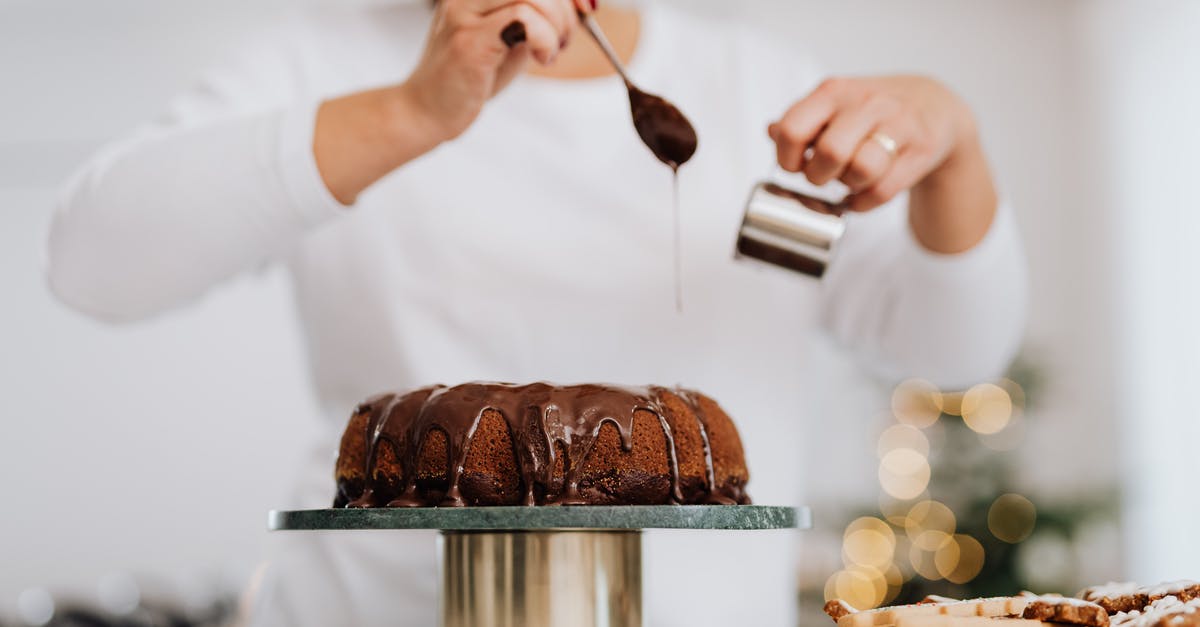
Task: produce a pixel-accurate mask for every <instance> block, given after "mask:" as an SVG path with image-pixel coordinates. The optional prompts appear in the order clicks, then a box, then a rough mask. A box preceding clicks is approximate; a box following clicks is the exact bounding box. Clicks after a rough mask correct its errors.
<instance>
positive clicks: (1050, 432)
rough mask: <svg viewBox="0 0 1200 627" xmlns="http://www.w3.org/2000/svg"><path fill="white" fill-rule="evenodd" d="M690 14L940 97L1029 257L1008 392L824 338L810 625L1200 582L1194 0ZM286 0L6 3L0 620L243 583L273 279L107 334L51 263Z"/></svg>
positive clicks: (807, 548)
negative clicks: (105, 175)
mask: <svg viewBox="0 0 1200 627" xmlns="http://www.w3.org/2000/svg"><path fill="white" fill-rule="evenodd" d="M659 1H666V0H659ZM335 3H336V4H345V0H340V1H339V0H329V2H328V4H335ZM677 3H678V4H680V5H684V6H687V7H688V8H689V9H691V10H695V11H703V12H708V13H714V14H719V15H731V16H736V17H738V18H739V19H746V20H751V21H754V22H757V23H759V24H760V25H761V27H762V28H764V29H774V30H777V31H779V32H781V33H783V34H785V35H786V36H789V37H792V38H798V39H801V40H802V41H804V42H807V44H808V45H809V46H810V48H811V49H812V50H813V52H814V54H815V55H816V56H817V57H818V58H819V59H820V60H821V61H822V62H823V63H824V65H825V67H826V68H827V69H828V70H829V71H830V72H831V73H852V74H862V73H891V72H918V73H927V74H931V75H934V76H937V77H939V78H941V79H943V80H944V81H946V82H948V83H949V84H950V85H951V86H953V87H954V88H956V89H957V90H958V91H959V92H960V93H961V94H963V95H964V96H965V97H966V98H967V99H968V100H969V101H970V103H971V104H972V105H973V106H974V108H975V110H976V112H977V114H978V118H979V119H980V121H981V126H982V132H983V137H984V141H985V142H986V144H987V148H988V150H989V153H990V155H991V156H992V159H993V163H994V166H995V169H996V172H997V175H998V178H999V180H1000V182H1001V187H1002V189H1003V193H1004V195H1005V197H1006V198H1007V199H1008V201H1010V202H1011V204H1012V205H1013V206H1014V207H1015V209H1016V212H1017V215H1018V219H1019V222H1020V228H1021V231H1022V233H1023V235H1024V238H1025V243H1026V247H1027V252H1028V257H1029V262H1030V267H1031V272H1032V287H1033V301H1032V302H1033V308H1032V311H1031V317H1030V324H1029V328H1028V334H1027V339H1026V342H1025V347H1024V349H1023V351H1022V354H1021V357H1020V359H1019V361H1018V363H1017V365H1016V366H1015V367H1014V369H1013V371H1012V372H1011V373H1010V375H1009V377H1008V378H1007V379H1005V380H1002V381H995V382H980V385H978V386H976V387H974V388H971V389H970V390H936V389H934V388H932V386H930V385H928V384H925V383H923V382H919V381H909V382H905V383H903V384H901V385H899V386H896V385H894V384H893V383H889V382H880V381H876V380H872V379H869V378H866V377H865V376H864V375H863V374H861V373H860V372H859V371H857V370H856V369H855V368H854V367H853V366H852V365H851V364H849V363H847V362H846V361H845V360H844V359H842V358H841V357H840V356H839V355H838V353H837V352H836V351H835V350H834V349H833V348H832V347H826V348H825V349H823V350H825V351H826V352H827V353H828V354H827V355H823V356H822V359H823V360H824V361H825V362H826V363H828V364H829V368H828V371H829V373H830V377H831V382H830V384H829V385H828V386H825V391H824V393H823V396H822V397H819V398H814V399H813V402H812V405H811V407H809V408H806V412H809V413H811V415H809V416H805V417H804V418H806V419H808V420H809V421H810V422H811V423H812V424H813V425H814V429H813V431H812V437H811V438H809V439H808V440H806V441H804V442H797V443H796V454H797V455H801V456H803V458H804V459H805V463H806V466H807V468H808V481H807V486H808V487H807V493H806V495H805V500H806V501H807V502H809V503H811V504H812V505H813V507H814V510H815V512H816V519H817V527H816V529H815V530H814V531H813V532H811V533H810V534H808V535H806V537H805V540H804V542H803V554H802V555H800V556H798V564H799V565H800V566H799V567H800V574H801V583H802V590H801V591H800V593H801V594H802V596H803V598H804V599H805V600H806V601H809V603H807V606H808V609H809V611H810V612H811V611H819V606H820V601H822V600H823V599H824V598H825V597H827V596H840V597H843V598H847V599H851V600H852V602H854V603H855V604H856V605H861V606H868V605H878V604H882V603H885V602H891V601H893V600H894V599H912V598H919V597H920V596H923V595H924V594H926V593H929V592H938V593H943V594H948V595H952V596H957V595H968V594H996V593H1013V592H1016V591H1017V590H1019V589H1022V588H1029V589H1034V590H1037V591H1061V592H1065V593H1073V592H1075V591H1076V590H1077V589H1078V588H1079V587H1081V586H1082V585H1083V584H1086V583H1099V582H1103V581H1107V580H1110V579H1136V580H1140V581H1143V582H1145V583H1152V582H1157V581H1161V580H1166V579H1171V578H1183V577H1191V578H1200V539H1197V538H1195V537H1193V536H1192V535H1190V534H1192V533H1194V529H1195V528H1196V523H1195V521H1196V520H1197V518H1200V499H1197V492H1196V488H1195V478H1196V477H1197V476H1198V475H1200V462H1197V458H1198V457H1200V455H1198V453H1200V451H1198V445H1200V420H1198V419H1197V417H1196V413H1197V408H1198V401H1200V332H1198V331H1197V329H1196V328H1195V325H1196V324H1197V322H1196V321H1197V320H1200V298H1198V297H1197V295H1196V280H1195V271H1196V270H1197V269H1200V247H1198V246H1196V244H1195V243H1194V242H1195V239H1196V238H1197V236H1200V218H1198V217H1197V210H1198V209H1200V206H1198V204H1200V203H1198V202H1197V200H1196V198H1197V193H1196V190H1197V185H1196V182H1195V181H1196V180H1197V178H1198V176H1200V175H1198V174H1197V169H1198V166H1200V118H1198V117H1197V114H1196V111H1197V109H1196V103H1197V102H1200V78H1198V77H1200V38H1198V37H1196V36H1195V33H1197V32H1200V3H1195V2H1189V1H1187V0H1177V1H1167V0H1160V1H1144V0H1139V1H1137V2H1134V1H1132V0H1130V1H1128V2H1115V1H1114V2H1100V1H1092V0H1061V1H1058V2H1044V1H1041V0H987V1H984V0H979V1H975V2H969V3H968V2H961V1H959V0H915V1H913V0H910V1H906V2H903V3H900V2H891V1H888V0H861V1H855V2H837V3H831V2H816V1H809V0H777V1H768V0H759V1H757V2H751V1H747V0H742V1H739V2H732V1H730V0H705V1H702V2H701V1H698V0H678V2H677ZM299 4H300V3H299V2H297V1H295V0H292V1H288V0H236V1H234V0H207V1H205V2H185V1H183V0H106V1H105V2H103V3H100V2H87V1H84V0H0V286H2V287H3V291H2V292H0V294H2V296H0V298H2V300H0V320H2V321H3V324H0V400H2V401H3V404H2V405H0V417H2V420H3V429H2V430H0V496H2V499H3V500H2V502H3V506H2V507H3V514H2V516H0V624H4V623H5V621H6V619H7V618H8V617H18V616H19V617H23V620H25V621H26V622H29V623H33V624H40V622H44V621H45V620H48V617H49V614H48V612H49V610H48V609H47V608H49V607H51V604H52V602H57V603H58V608H59V617H60V618H61V617H62V616H64V615H65V614H64V612H65V610H64V608H65V607H66V604H67V603H73V602H76V601H77V602H78V603H81V604H83V605H84V606H88V607H94V608H99V609H100V610H102V611H105V612H108V613H110V614H120V615H124V616H126V617H134V616H135V614H136V613H138V612H140V613H142V614H141V615H144V616H149V614H147V612H151V610H153V609H154V607H155V603H159V604H160V605H163V606H169V607H170V608H173V609H172V610H171V611H174V612H175V614H176V615H177V616H179V617H180V618H179V620H180V621H184V622H176V623H170V622H145V623H133V622H131V623H129V624H189V623H191V624H218V623H219V622H220V621H222V620H224V619H225V618H226V617H228V616H229V615H230V614H231V612H232V611H233V603H234V601H235V599H236V595H237V594H238V592H239V591H240V590H241V589H243V588H244V586H245V585H246V584H247V582H249V581H251V580H252V577H253V573H254V572H255V568H256V566H257V564H258V561H259V558H260V555H261V546H262V543H263V541H264V536H265V531H264V523H265V512H266V510H268V509H270V508H272V507H277V506H280V505H283V504H282V503H280V502H279V499H280V495H281V494H283V493H284V491H285V486H286V485H287V483H288V477H289V475H290V473H292V471H293V470H294V468H295V467H296V466H297V465H298V464H299V462H300V460H299V455H300V454H301V453H300V451H302V450H303V446H302V445H303V443H305V442H308V441H310V439H311V437H312V435H313V434H314V433H315V432H316V430H317V429H318V426H317V418H316V417H317V409H316V407H315V403H314V401H313V400H312V398H311V396H310V393H309V391H308V389H309V383H308V381H307V371H306V366H305V363H304V360H305V355H304V350H303V347H302V345H301V344H300V336H299V333H298V329H297V325H296V320H295V318H294V315H293V312H292V306H291V303H290V294H289V293H288V289H287V285H286V282H285V281H284V280H283V277H282V276H281V275H280V274H279V273H278V271H265V272H263V273H261V274H260V275H257V276H253V277H249V278H244V279H241V280H239V281H237V282H235V283H234V284H232V285H230V286H227V287H224V288H222V289H220V290H219V291H217V292H216V293H214V294H212V295H210V297H208V298H207V299H205V300H204V302H203V303H202V304H201V305H199V306H197V307H192V308H190V309H187V310H184V311H180V312H177V313H173V314H170V315H167V316H163V317H161V318H158V319H156V320H154V321H152V322H150V323H145V324H138V325H136V326H129V327H115V328H114V327H106V326H103V325H100V324H97V323H94V322H91V321H88V320H85V319H82V318H80V317H79V316H77V315H75V314H72V313H70V312H68V311H67V310H66V309H64V308H63V307H61V306H59V305H58V304H57V303H56V302H54V301H53V299H52V298H51V296H50V294H49V292H48V291H47V289H46V287H45V284H44V280H43V277H42V264H43V254H44V253H43V248H44V243H45V238H46V230H47V225H48V220H49V216H50V212H51V209H52V207H53V206H54V202H55V194H56V189H57V188H58V187H59V186H60V185H61V184H62V182H63V180H64V178H65V177H67V176H68V175H69V174H70V172H71V171H72V169H73V168H75V167H76V166H78V165H79V164H80V163H81V161H82V160H83V159H84V158H86V156H87V155H88V154H89V153H91V152H92V151H93V150H95V149H96V148H98V147H99V146H100V145H102V144H103V143H105V142H106V141H109V140H111V139H113V138H115V137H118V136H120V135H121V134H123V133H126V132H128V131H129V130H131V129H132V128H133V127H134V126H136V125H137V124H138V123H139V122H141V121H143V120H145V119H147V118H149V117H151V116H153V115H155V114H156V113H157V112H159V111H160V110H161V109H162V108H163V106H164V104H165V102H166V100H167V99H168V98H169V97H170V96H171V95H172V94H173V93H175V92H177V91H179V90H181V89H182V88H184V87H185V86H187V85H188V84H189V83H190V82H191V81H192V80H193V79H194V78H195V76H196V75H197V73H198V72H199V71H200V70H201V69H203V68H204V67H205V66H206V65H208V64H210V63H211V62H212V61H213V59H214V58H215V57H217V56H218V55H220V54H222V53H223V52H226V51H227V50H228V49H229V48H230V47H231V46H235V45H237V43H238V42H239V41H243V40H245V39H246V38H248V37H251V36H252V35H253V33H254V32H255V31H256V30H257V29H259V28H262V27H263V25H264V24H267V23H270V22H271V21H272V20H274V19H277V15H278V13H279V12H281V11H287V10H294V9H295V8H296V7H297V5H299ZM398 71H399V70H398ZM800 95H801V94H797V96H800ZM668 96H669V94H668ZM681 104H683V105H684V106H685V108H686V103H681ZM731 238H732V234H731ZM962 297H963V298H979V299H987V298H989V290H988V286H987V285H979V286H977V288H976V289H975V290H973V291H972V293H969V294H963V295H962ZM818 426H819V427H818ZM231 434H232V437H231ZM264 451H269V455H264ZM749 457H750V459H751V460H753V459H754V454H753V451H750V452H749ZM814 601H815V602H814ZM164 615H166V614H165V613H164ZM129 620H133V618H129ZM146 620H150V619H149V618H147V619H146ZM156 620H157V619H156ZM163 620H165V619H163ZM805 620H806V622H809V623H812V624H818V623H817V621H823V620H827V619H823V618H814V617H812V615H811V613H810V614H808V615H807V616H806V619H805ZM17 624H20V623H17ZM71 624H75V623H71ZM78 624H99V623H86V622H80V623H78Z"/></svg>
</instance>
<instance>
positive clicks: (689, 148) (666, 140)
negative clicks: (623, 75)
mask: <svg viewBox="0 0 1200 627" xmlns="http://www.w3.org/2000/svg"><path fill="white" fill-rule="evenodd" d="M625 87H626V88H627V89H628V90H629V108H630V110H631V111H632V113H633V127H634V128H635V129H637V133H638V136H639V137H641V138H642V142H643V143H645V144H646V146H647V147H648V148H650V152H652V153H654V156H655V157H657V158H658V160H659V161H662V162H663V163H665V164H667V166H669V167H670V168H671V176H672V182H673V185H674V187H673V190H674V191H673V194H674V195H673V204H672V214H671V216H672V220H673V221H674V252H675V311H677V312H679V313H683V259H682V253H681V252H680V238H679V166H681V165H683V164H685V163H687V162H688V160H690V159H691V158H692V155H695V154H696V147H697V146H698V145H699V141H700V140H699V138H698V137H697V135H696V129H695V128H693V127H692V123H691V122H689V121H688V119H687V117H686V116H684V115H683V113H682V112H681V111H680V110H679V109H678V108H677V107H676V106H675V105H673V104H671V103H670V102H667V101H666V100H665V99H663V98H661V97H659V96H655V95H654V94H648V93H646V92H644V91H642V90H640V89H638V88H637V87H634V86H633V84H631V83H628V82H627V83H625Z"/></svg>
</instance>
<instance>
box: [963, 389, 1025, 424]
mask: <svg viewBox="0 0 1200 627" xmlns="http://www.w3.org/2000/svg"><path fill="white" fill-rule="evenodd" d="M1012 414H1013V404H1012V398H1010V397H1009V395H1008V392H1007V391H1005V390H1004V388H1002V387H1000V386H998V385H995V384H992V383H981V384H979V385H976V386H974V387H972V388H971V389H970V390H967V393H966V394H964V395H963V399H962V417H963V422H965V423H966V424H967V426H968V427H970V429H971V430H972V431H974V432H975V433H980V434H984V435H991V434H994V433H999V432H1000V431H1002V430H1003V429H1004V427H1006V426H1008V421H1009V420H1011V419H1012Z"/></svg>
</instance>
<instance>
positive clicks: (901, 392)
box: [892, 379, 942, 429]
mask: <svg viewBox="0 0 1200 627" xmlns="http://www.w3.org/2000/svg"><path fill="white" fill-rule="evenodd" d="M892 413H893V414H895V416H896V420H899V421H900V422H902V423H904V424H907V425H912V426H914V427H917V428H918V429H923V428H925V427H928V426H929V425H932V424H933V423H935V422H937V419H938V418H939V417H940V416H941V414H942V394H941V392H940V391H939V390H938V389H937V386H935V385H934V384H932V383H930V382H928V381H923V380H921V379H910V380H908V381H905V382H904V383H901V384H900V385H897V386H896V389H895V390H893V391H892Z"/></svg>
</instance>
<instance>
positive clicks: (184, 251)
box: [46, 23, 343, 322]
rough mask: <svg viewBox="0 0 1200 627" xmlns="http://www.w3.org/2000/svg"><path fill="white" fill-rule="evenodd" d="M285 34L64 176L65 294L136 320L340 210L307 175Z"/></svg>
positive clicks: (58, 228) (294, 66)
mask: <svg viewBox="0 0 1200 627" xmlns="http://www.w3.org/2000/svg"><path fill="white" fill-rule="evenodd" d="M296 30H297V26H296V24H295V23H289V24H288V26H287V27H285V28H280V29H279V30H278V31H277V32H275V33H274V35H270V36H265V37H264V38H263V39H262V40H261V41H259V42H258V44H257V45H256V46H255V47H253V48H251V49H249V50H247V51H246V52H245V53H244V54H242V55H241V57H240V58H239V59H238V60H237V61H236V62H234V63H231V64H228V65H227V66H225V67H224V68H222V69H218V70H216V71H213V72H210V73H209V74H208V75H207V76H206V77H205V79H204V80H203V81H201V82H200V83H199V84H198V85H197V86H196V87H195V88H193V89H192V90H191V91H189V92H188V93H186V94H184V95H183V96H181V97H180V98H178V99H177V100H176V101H175V102H174V103H173V105H172V106H171V108H170V110H169V113H168V115H166V116H165V117H164V118H163V119H161V120H159V121H158V122H156V123H154V124H151V125H149V126H147V127H145V128H143V129H141V130H140V131H138V132H137V133H135V134H134V135H133V136H132V137H130V138H128V139H126V140H123V141H120V142H117V143H116V144H113V145H111V146H109V147H107V148H105V149H104V150H102V151H101V153H100V154H99V155H97V156H96V157H94V158H93V159H92V160H91V161H90V162H89V163H88V164H86V165H85V166H84V167H83V168H82V170H81V171H80V172H79V173H77V174H76V175H75V176H74V177H73V178H72V180H71V181H70V182H69V183H68V184H67V186H66V189H65V190H64V192H63V194H62V196H61V199H60V201H59V204H58V206H57V207H56V209H55V213H54V216H53V220H52V224H51V229H50V238H49V242H48V261H47V269H46V272H47V280H48V282H49V285H50V288H51V290H52V291H53V292H54V294H55V295H56V296H57V297H58V298H59V299H60V300H61V301H62V302H64V303H65V304H67V305H68V306H71V307H73V308H75V309H77V310H79V311H81V312H83V313H86V314H88V315H90V316H93V317H95V318H98V319H101V320H107V321H113V322H119V321H130V320H137V319H140V318H144V317H147V316H150V315H153V314H155V313H158V312H161V311H163V310H166V309H169V308H172V307H175V306H178V305H181V304H183V303H186V302H189V301H191V300H194V299H196V298H198V297H199V296H200V295H201V294H202V293H203V292H204V291H205V290H206V289H207V288H209V287H211V286H213V285H214V284H216V283H218V282H220V281H223V280H225V279H228V278H230V277H232V276H233V275H235V274H237V273H239V272H241V271H244V270H246V269H249V268H253V267H256V266H260V265H262V264H264V263H266V262H269V261H271V260H272V259H275V258H278V257H279V256H280V255H282V254H283V253H284V252H286V251H287V250H288V249H289V248H290V247H291V246H293V245H294V244H295V243H296V242H297V241H298V240H299V239H300V237H301V236H302V235H304V234H305V233H306V232H307V231H308V230H309V229H311V228H313V227H315V226H316V225H318V224H321V223H323V222H325V221H327V220H329V219H331V218H332V217H334V216H336V215H338V213H339V212H341V211H342V209H343V208H342V206H341V205H340V204H339V203H338V202H337V200H336V199H334V198H333V196H332V194H331V193H330V192H329V191H328V189H327V188H326V187H325V185H324V182H323V181H322V180H321V177H320V173H319V172H318V170H317V166H316V159H315V156H314V154H313V149H312V140H313V131H314V128H315V123H316V122H315V120H316V111H317V108H318V103H317V102H316V101H315V99H314V100H312V101H305V100H304V96H303V94H304V93H305V86H304V83H305V77H304V73H303V67H304V63H303V50H302V49H301V48H300V47H299V46H297V45H294V41H293V40H294V39H296V38H295V37H294V36H295V35H296ZM289 35H290V36H289Z"/></svg>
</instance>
